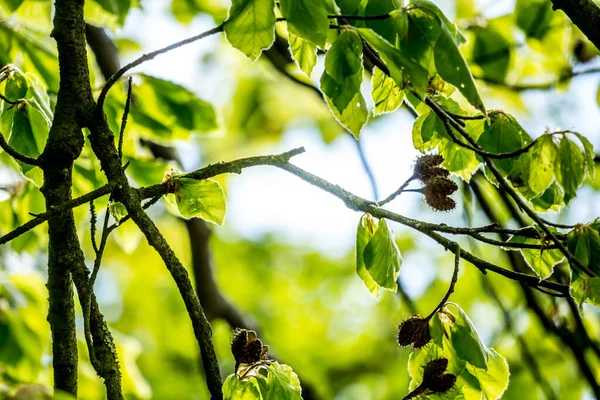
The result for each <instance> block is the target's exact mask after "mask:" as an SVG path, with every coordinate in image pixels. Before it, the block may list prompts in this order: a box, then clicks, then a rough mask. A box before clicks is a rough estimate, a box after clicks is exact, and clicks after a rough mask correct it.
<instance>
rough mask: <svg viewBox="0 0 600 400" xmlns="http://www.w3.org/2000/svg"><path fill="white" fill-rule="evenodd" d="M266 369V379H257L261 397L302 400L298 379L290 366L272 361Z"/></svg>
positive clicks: (275, 399)
mask: <svg viewBox="0 0 600 400" xmlns="http://www.w3.org/2000/svg"><path fill="white" fill-rule="evenodd" d="M266 369H267V371H268V372H267V374H268V375H267V379H265V380H259V381H258V384H259V387H260V389H261V395H262V399H264V400H280V399H281V400H302V396H301V393H302V389H301V388H300V380H299V379H298V375H296V373H294V371H293V370H292V368H291V367H290V366H288V365H285V364H279V363H278V362H273V363H271V364H270V365H269V366H268V367H266Z"/></svg>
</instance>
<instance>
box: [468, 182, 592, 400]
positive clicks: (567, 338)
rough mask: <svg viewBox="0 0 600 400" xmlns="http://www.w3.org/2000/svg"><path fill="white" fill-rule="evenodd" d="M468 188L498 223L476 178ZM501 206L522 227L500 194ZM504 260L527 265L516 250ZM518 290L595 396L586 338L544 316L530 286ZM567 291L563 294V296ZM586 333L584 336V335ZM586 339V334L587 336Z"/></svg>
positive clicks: (517, 268)
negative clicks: (568, 354) (565, 350)
mask: <svg viewBox="0 0 600 400" xmlns="http://www.w3.org/2000/svg"><path fill="white" fill-rule="evenodd" d="M471 187H472V189H473V193H474V194H475V197H476V198H477V201H478V202H479V204H480V205H481V208H482V210H483V211H484V213H485V215H486V216H487V217H488V219H489V220H490V221H492V222H496V223H500V219H499V217H498V215H497V208H495V207H494V208H492V207H491V205H490V204H489V203H488V201H487V199H486V198H485V196H484V195H483V193H482V189H481V188H480V187H479V184H478V182H477V180H472V181H471ZM493 190H495V194H497V195H500V196H503V195H504V194H505V193H504V192H503V191H502V190H497V189H493ZM502 199H503V203H504V205H505V206H506V207H507V209H508V210H509V213H510V215H511V217H512V218H513V219H514V220H516V221H517V222H518V224H519V225H521V226H523V225H524V221H523V220H522V219H521V214H520V213H519V212H518V210H517V209H516V208H514V207H513V204H512V202H511V198H509V197H502ZM500 237H501V238H502V239H503V240H506V239H508V237H507V236H506V235H503V234H500ZM506 254H507V256H508V259H509V261H510V263H511V265H512V268H513V270H515V271H524V270H529V267H527V266H526V265H525V261H524V259H523V257H522V256H519V255H518V253H516V252H507V253H506ZM520 287H521V290H522V292H523V295H524V297H525V300H526V302H527V306H528V307H529V309H530V310H531V311H532V312H533V313H534V314H535V315H536V317H537V318H538V320H539V321H540V323H541V324H542V326H543V327H544V328H545V329H546V331H548V332H550V333H552V334H553V335H555V336H556V337H557V338H558V339H559V340H561V341H562V342H563V343H564V344H565V346H566V347H568V348H570V349H571V351H572V353H573V357H574V358H575V361H576V362H577V364H578V366H579V369H580V370H581V372H582V375H583V377H584V378H585V379H586V380H587V382H588V384H589V385H590V387H591V389H592V391H593V392H594V393H595V395H596V397H598V398H600V396H599V395H600V386H599V385H598V382H596V378H595V376H594V374H593V372H592V370H591V367H590V365H589V363H588V360H587V359H586V357H585V356H584V352H585V349H587V348H589V347H590V341H589V340H588V341H587V342H586V341H585V339H584V338H582V337H581V336H579V335H580V333H575V334H573V332H571V331H569V330H568V329H566V328H563V327H557V326H556V325H555V322H554V319H553V317H551V316H549V315H546V312H545V311H544V309H543V307H542V306H541V305H540V303H539V299H538V298H536V296H535V293H533V291H532V290H531V288H530V287H529V286H527V285H525V284H524V283H523V282H521V284H520ZM568 296H570V294H567V297H568ZM586 336H587V335H586ZM588 339H589V336H588Z"/></svg>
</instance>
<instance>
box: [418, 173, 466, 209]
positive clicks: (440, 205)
mask: <svg viewBox="0 0 600 400" xmlns="http://www.w3.org/2000/svg"><path fill="white" fill-rule="evenodd" d="M457 190H458V185H457V184H456V183H454V182H453V181H451V180H450V179H448V178H443V177H441V176H436V177H434V178H433V179H431V180H430V181H429V182H428V183H427V184H426V185H425V186H424V187H423V189H421V192H422V193H423V195H424V196H425V202H426V203H427V204H428V205H429V206H430V207H431V208H433V209H434V210H438V211H450V210H453V209H454V208H456V202H455V201H454V200H453V199H451V198H450V197H448V196H450V195H451V194H452V193H454V192H456V191H457Z"/></svg>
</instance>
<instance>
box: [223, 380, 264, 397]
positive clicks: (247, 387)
mask: <svg viewBox="0 0 600 400" xmlns="http://www.w3.org/2000/svg"><path fill="white" fill-rule="evenodd" d="M259 379H264V378H262V377H258V378H249V379H239V378H238V376H237V375H236V374H231V375H229V376H228V377H227V379H225V382H224V383H223V399H224V400H257V399H262V396H261V394H260V388H259V386H258V380H259Z"/></svg>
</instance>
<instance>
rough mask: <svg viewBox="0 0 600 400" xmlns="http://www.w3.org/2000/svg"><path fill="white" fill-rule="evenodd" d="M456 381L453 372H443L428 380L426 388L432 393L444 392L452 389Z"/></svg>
mask: <svg viewBox="0 0 600 400" xmlns="http://www.w3.org/2000/svg"><path fill="white" fill-rule="evenodd" d="M455 383H456V375H454V374H443V375H439V376H436V377H435V378H433V379H432V380H430V381H429V382H427V389H429V390H431V391H432V392H433V393H445V392H447V391H448V390H450V389H452V387H453V386H454V384H455Z"/></svg>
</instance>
